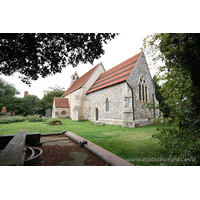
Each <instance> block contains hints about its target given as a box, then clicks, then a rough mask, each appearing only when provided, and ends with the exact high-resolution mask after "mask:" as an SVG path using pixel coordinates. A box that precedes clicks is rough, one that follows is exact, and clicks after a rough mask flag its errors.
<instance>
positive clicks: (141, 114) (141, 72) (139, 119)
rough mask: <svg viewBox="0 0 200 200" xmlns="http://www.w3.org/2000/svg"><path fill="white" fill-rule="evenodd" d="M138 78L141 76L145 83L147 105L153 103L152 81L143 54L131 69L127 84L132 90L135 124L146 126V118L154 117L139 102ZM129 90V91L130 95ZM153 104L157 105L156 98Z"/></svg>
mask: <svg viewBox="0 0 200 200" xmlns="http://www.w3.org/2000/svg"><path fill="white" fill-rule="evenodd" d="M140 76H143V77H144V79H145V81H146V82H147V88H148V89H147V99H148V101H147V102H148V103H153V97H152V94H154V93H155V88H154V85H153V81H152V78H151V75H150V72H149V69H148V65H147V62H146V59H145V56H144V54H143V53H142V55H141V56H140V58H139V60H138V62H137V63H136V65H135V67H134V68H133V70H132V72H131V74H130V76H129V78H128V80H127V82H128V83H129V85H130V86H131V87H132V88H133V94H134V115H135V124H140V126H142V125H148V124H150V123H151V122H150V121H149V120H148V118H152V117H154V112H153V110H149V109H147V108H145V106H144V105H145V103H146V102H143V101H140V100H139V86H138V84H139V79H140ZM130 92H131V90H130V89H129V92H128V93H130ZM154 102H155V103H156V104H158V101H157V100H156V98H154ZM158 112H159V110H158V109H156V117H157V116H158Z"/></svg>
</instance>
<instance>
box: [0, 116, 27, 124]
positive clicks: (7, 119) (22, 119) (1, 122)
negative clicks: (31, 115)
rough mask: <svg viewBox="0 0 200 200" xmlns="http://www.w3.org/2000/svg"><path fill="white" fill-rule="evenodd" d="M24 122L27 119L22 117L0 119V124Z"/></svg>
mask: <svg viewBox="0 0 200 200" xmlns="http://www.w3.org/2000/svg"><path fill="white" fill-rule="evenodd" d="M26 120H27V118H26V117H23V116H13V117H4V118H0V124H9V123H14V122H23V121H26Z"/></svg>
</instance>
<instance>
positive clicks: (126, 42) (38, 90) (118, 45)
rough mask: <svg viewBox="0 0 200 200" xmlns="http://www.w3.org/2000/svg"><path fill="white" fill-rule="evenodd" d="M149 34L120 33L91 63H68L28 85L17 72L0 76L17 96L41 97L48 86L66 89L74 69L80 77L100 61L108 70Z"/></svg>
mask: <svg viewBox="0 0 200 200" xmlns="http://www.w3.org/2000/svg"><path fill="white" fill-rule="evenodd" d="M149 34H151V33H130V32H129V33H120V35H118V36H116V37H115V39H113V40H111V41H109V42H108V44H105V45H104V50H105V54H104V55H103V56H102V57H101V58H100V59H98V60H95V61H94V63H93V65H91V64H89V63H88V64H79V65H78V67H75V68H73V67H72V66H70V65H69V66H66V68H63V70H62V72H61V73H57V74H55V75H53V76H49V77H47V78H39V79H38V80H36V81H33V82H32V85H31V86H30V87H29V86H28V85H26V84H25V83H23V82H22V81H21V80H20V79H19V78H18V75H19V74H15V75H14V76H10V77H9V76H4V75H1V76H0V77H2V78H3V79H4V80H5V81H7V82H9V83H12V84H14V85H15V87H16V88H17V89H18V90H19V91H20V95H19V97H23V96H24V91H28V93H29V94H31V95H36V96H37V97H38V98H40V99H42V98H43V96H44V90H48V88H49V87H50V86H53V87H54V86H55V85H58V86H61V87H64V88H65V89H66V90H67V89H68V87H69V85H70V77H71V76H72V74H73V73H74V72H75V71H77V73H78V75H79V77H81V76H82V75H83V74H85V73H86V72H87V71H89V70H90V69H91V68H93V67H94V66H95V65H97V64H98V63H100V62H102V63H103V65H104V67H105V70H108V69H110V68H112V67H114V66H116V65H118V64H119V63H121V62H123V61H125V60H126V59H128V58H130V57H132V56H134V55H135V54H137V53H139V52H140V51H141V50H140V48H141V47H142V43H143V39H144V38H145V37H146V36H148V35H149ZM150 71H151V75H152V77H153V75H154V70H152V69H150Z"/></svg>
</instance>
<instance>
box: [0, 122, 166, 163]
mask: <svg viewBox="0 0 200 200" xmlns="http://www.w3.org/2000/svg"><path fill="white" fill-rule="evenodd" d="M61 121H62V125H60V126H50V125H43V123H44V122H28V121H25V122H17V123H10V124H0V135H7V134H16V133H17V132H19V131H28V133H33V132H41V133H56V132H62V131H63V130H66V131H70V132H73V133H75V134H77V135H79V136H81V137H83V138H85V139H86V140H89V141H91V142H93V143H95V144H97V145H99V146H101V147H102V148H105V149H106V150H108V151H110V152H112V153H114V154H116V155H118V156H119V157H121V158H123V159H129V161H130V162H132V160H133V159H135V158H137V159H143V158H160V157H163V158H167V149H166V148H165V147H162V146H160V145H159V144H158V141H157V140H156V139H154V138H152V134H154V133H156V129H157V127H158V125H148V126H144V127H139V128H123V127H121V126H114V125H105V126H100V125H93V124H92V122H89V121H82V122H75V121H72V120H71V119H61ZM132 163H133V164H135V165H141V166H149V165H160V163H159V162H136V161H133V162H132Z"/></svg>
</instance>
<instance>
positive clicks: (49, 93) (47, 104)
mask: <svg viewBox="0 0 200 200" xmlns="http://www.w3.org/2000/svg"><path fill="white" fill-rule="evenodd" d="M65 91H66V90H65V88H64V87H60V86H58V85H55V86H54V87H49V88H48V90H45V91H44V94H45V96H44V97H43V98H42V100H41V102H42V110H41V114H43V115H45V110H46V109H47V108H52V106H53V100H54V97H61V96H62V95H63V94H64V92H65Z"/></svg>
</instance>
